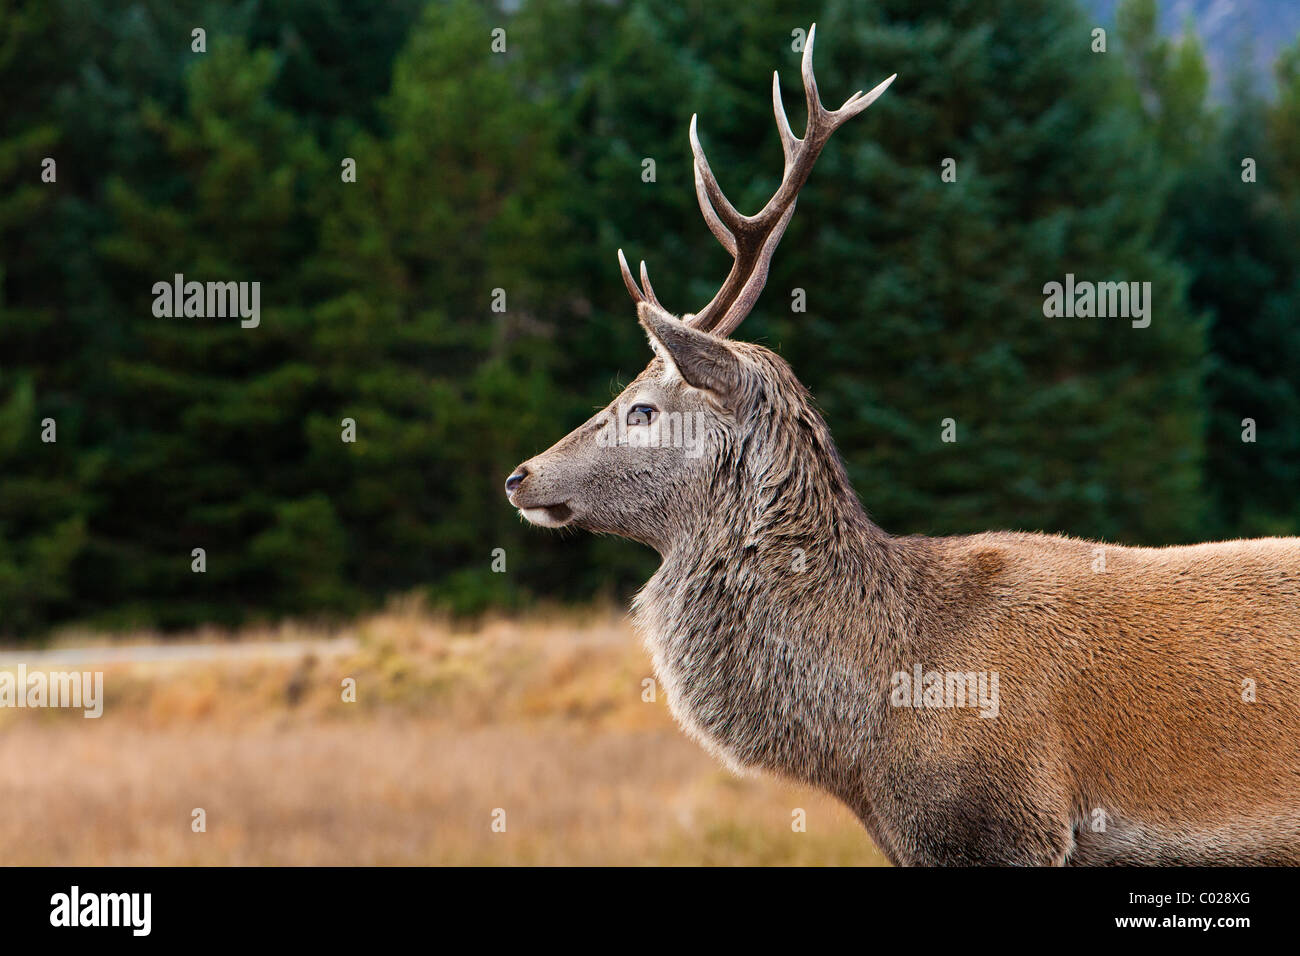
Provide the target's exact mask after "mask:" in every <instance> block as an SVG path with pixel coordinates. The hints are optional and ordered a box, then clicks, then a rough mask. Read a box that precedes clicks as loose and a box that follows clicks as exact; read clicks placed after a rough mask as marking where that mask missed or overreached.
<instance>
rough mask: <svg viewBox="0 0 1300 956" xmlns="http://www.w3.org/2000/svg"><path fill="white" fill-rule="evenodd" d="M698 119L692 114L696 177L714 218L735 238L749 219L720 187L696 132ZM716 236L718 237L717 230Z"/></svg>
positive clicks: (692, 139)
mask: <svg viewBox="0 0 1300 956" xmlns="http://www.w3.org/2000/svg"><path fill="white" fill-rule="evenodd" d="M696 119H697V114H694V113H692V114H691V129H690V136H691V153H692V154H693V155H694V156H695V176H696V178H697V179H699V180H702V181H703V184H704V192H705V194H706V196H705V198H707V199H708V200H709V205H710V206H712V208H713V214H714V216H715V217H716V218H718V219H720V220H722V225H724V226H725V227H726V228H727V230H728V231H729V232H730V233H731V235H732V236H733V237H734V235H735V233H736V232H737V230H739V229H743V228H744V226H745V224H746V222H747V221H748V218H749V217H747V216H742V215H741V214H740V213H739V212H737V211H736V207H735V206H733V205H732V204H731V202H730V200H728V199H727V197H726V196H725V195H724V194H723V192H722V187H721V186H719V185H718V180H717V177H715V176H714V175H713V169H712V167H710V166H709V161H708V159H707V158H706V157H705V155H704V147H703V146H701V145H700V137H699V134H698V133H697V132H696V131H695V123H696ZM704 218H705V219H706V220H707V219H709V218H710V217H709V215H708V213H705V215H704ZM710 228H712V223H710ZM714 235H717V231H716V230H715V231H714ZM718 238H719V240H721V239H722V237H721V236H719V237H718ZM722 244H723V245H724V246H725V245H726V244H727V243H726V242H725V241H724V242H723V243H722Z"/></svg>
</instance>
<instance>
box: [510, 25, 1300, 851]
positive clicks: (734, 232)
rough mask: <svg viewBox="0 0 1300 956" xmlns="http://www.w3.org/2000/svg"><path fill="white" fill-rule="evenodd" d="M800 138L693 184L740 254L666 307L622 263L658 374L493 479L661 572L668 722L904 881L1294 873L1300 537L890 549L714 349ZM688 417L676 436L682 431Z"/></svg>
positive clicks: (797, 405) (761, 270)
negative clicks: (1069, 870)
mask: <svg viewBox="0 0 1300 956" xmlns="http://www.w3.org/2000/svg"><path fill="white" fill-rule="evenodd" d="M813 38H814V31H813V30H810V31H809V33H808V42H807V46H806V47H805V49H804V52H803V84H804V92H805V94H806V96H807V101H808V126H807V131H806V133H805V134H804V136H803V138H802V139H800V138H798V137H796V136H795V135H794V134H793V133H792V132H791V130H790V125H789V122H788V121H787V119H786V116H785V110H784V108H783V106H782V103H781V93H780V89H779V85H778V83H777V81H776V78H775V77H774V78H773V84H772V92H773V103H774V109H775V112H776V123H777V129H778V130H779V132H780V135H781V144H782V147H783V148H784V152H785V173H784V175H783V177H782V179H781V185H780V188H778V189H777V191H776V194H775V195H774V196H773V197H772V198H771V199H770V200H769V201H768V203H767V205H766V206H764V207H763V209H762V210H761V211H760V212H759V213H758V214H757V215H754V216H745V215H742V214H741V213H739V212H737V211H736V209H735V207H734V206H732V204H731V203H730V202H728V201H727V198H726V197H725V196H724V195H723V193H722V190H721V188H720V187H719V186H718V181H717V179H715V178H714V175H713V172H712V170H711V169H710V168H709V163H708V161H707V160H706V159H705V156H704V151H703V150H702V149H701V147H700V142H699V138H698V137H697V135H696V132H695V119H694V118H692V119H691V130H690V139H691V148H692V151H693V153H694V156H695V186H696V193H697V196H698V198H699V204H700V209H701V211H702V212H703V214H704V219H705V221H706V222H707V223H708V225H709V228H710V229H711V230H712V232H713V234H714V235H715V236H717V237H718V240H719V241H720V242H721V243H722V245H723V246H724V247H726V249H727V251H728V252H730V253H731V254H732V256H733V257H734V260H735V261H734V264H733V265H732V268H731V272H730V274H729V275H728V276H727V278H726V281H725V282H723V284H722V288H721V289H720V290H719V291H718V293H717V295H715V296H714V297H713V300H712V301H711V302H709V304H708V305H706V306H705V307H704V308H703V309H702V310H700V311H699V312H697V313H695V314H694V315H691V314H686V315H684V316H683V317H682V318H680V319H678V318H675V317H674V316H672V315H670V314H669V313H668V312H667V311H666V310H665V309H664V308H663V306H661V305H660V303H659V301H658V299H657V298H656V296H655V293H654V290H653V289H652V288H651V286H650V281H649V277H648V275H647V274H646V270H645V265H644V263H642V266H641V282H640V285H639V286H638V284H637V283H636V281H635V280H634V279H633V277H632V275H631V274H630V272H629V271H628V267H627V262H626V260H625V259H624V258H623V254H622V252H621V251H620V253H619V262H620V265H621V267H622V270H623V278H624V281H625V282H626V283H627V288H628V291H629V292H630V293H631V295H632V298H633V299H634V300H635V302H636V308H637V317H638V319H639V320H640V323H641V325H642V326H644V328H645V331H646V333H647V335H648V337H649V340H650V346H651V348H652V349H653V351H654V359H653V360H652V361H651V362H650V364H649V365H648V366H647V367H646V369H645V371H643V372H642V373H641V374H640V375H639V376H637V378H636V380H635V381H634V382H633V383H632V384H631V385H630V386H629V387H628V388H627V389H626V390H625V391H623V393H622V394H620V395H619V396H618V398H616V399H615V400H614V401H613V403H612V404H610V405H609V406H608V407H607V408H605V409H604V410H603V411H601V412H599V413H598V414H596V415H595V416H594V417H592V418H591V419H590V420H589V421H587V422H586V423H585V424H583V425H581V426H580V427H579V428H578V429H577V430H576V431H574V432H573V433H571V434H570V435H568V436H567V437H565V438H564V439H562V440H561V441H560V442H559V443H558V444H556V445H554V446H553V447H552V448H550V449H549V450H547V451H545V452H543V453H542V454H540V455H538V456H537V457H535V458H532V459H529V460H528V461H526V462H524V463H523V464H522V465H521V466H520V467H519V468H518V469H517V470H516V471H515V473H514V474H512V475H511V476H510V477H509V479H508V480H507V481H506V492H507V495H508V496H509V499H510V501H511V503H512V504H513V505H514V506H515V507H516V508H518V509H519V511H520V512H521V513H522V514H523V516H524V517H525V518H527V519H528V520H529V521H530V522H532V523H534V524H538V525H542V526H545V527H550V528H558V527H562V526H568V525H573V526H576V527H580V528H585V529H587V530H590V531H595V532H607V533H610V534H617V535H622V536H624V537H627V538H632V539H634V540H636V541H640V542H643V543H645V544H647V545H649V546H651V547H653V548H654V549H655V550H657V551H658V552H659V554H660V556H661V559H662V563H661V566H660V568H659V570H658V571H657V572H656V573H655V575H654V576H653V577H652V578H651V579H650V581H649V582H648V583H647V584H646V586H645V587H644V588H643V589H642V590H641V592H640V594H639V595H638V596H637V598H636V600H635V608H634V613H635V620H636V622H637V625H638V628H639V630H640V631H641V633H642V634H643V636H644V638H645V641H646V644H647V646H648V648H649V649H650V651H651V654H652V656H653V660H654V668H655V671H656V673H657V674H658V676H659V679H660V681H661V682H662V685H663V687H664V689H665V691H666V694H667V696H668V700H669V704H670V706H671V708H672V711H673V714H674V716H675V717H676V719H677V720H678V722H679V723H680V724H681V726H682V727H683V728H684V729H685V730H686V731H687V732H688V733H690V734H691V735H693V736H695V737H697V738H698V739H699V740H700V741H701V742H702V743H703V744H704V745H705V746H706V747H707V748H708V749H709V750H711V751H712V752H714V753H715V754H717V755H718V756H719V757H720V758H721V759H723V760H724V761H725V762H726V763H727V764H729V765H730V766H732V767H733V768H737V769H740V768H762V769H765V770H768V771H771V772H774V773H777V774H782V775H786V776H789V777H793V778H796V779H798V780H801V781H805V782H807V783H809V784H812V785H814V786H817V787H820V788H822V789H824V790H826V791H828V792H830V793H831V794H833V795H835V796H836V797H838V798H839V799H840V800H842V801H843V802H844V803H845V804H846V805H848V806H849V807H850V808H851V809H852V810H853V811H854V812H855V813H856V814H857V816H858V817H859V818H860V819H861V821H862V823H863V825H864V826H865V828H866V830H867V832H868V833H869V834H870V836H871V838H872V840H874V841H875V843H876V845H877V846H879V847H880V849H881V850H882V851H883V852H884V853H885V854H886V855H887V856H888V857H889V858H890V859H891V860H892V861H894V862H895V863H898V864H1065V863H1069V864H1098V863H1133V864H1171V863H1177V864H1193V863H1197V864H1228V863H1274V864H1280V863H1288V864H1292V865H1294V864H1300V540H1297V539H1279V538H1271V539H1263V540H1255V541H1228V542H1222V543H1216V544H1200V545H1195V546H1189V547H1168V548H1128V547H1118V546H1110V545H1105V546H1102V545H1099V544H1096V543H1093V542H1088V541H1079V540H1073V539H1070V538H1063V537H1055V536H1050V535H1044V534H1020V533H1007V532H990V533H986V534H978V535H973V536H969V537H948V538H925V537H893V536H891V535H889V534H887V533H886V532H884V531H883V530H881V529H880V528H879V527H877V526H876V525H875V524H873V523H872V522H871V520H870V519H869V518H868V517H867V514H866V512H865V511H864V510H863V508H862V506H861V504H860V503H859V501H858V498H857V496H856V495H855V493H854V491H853V488H852V487H851V486H850V484H849V480H848V477H847V475H846V473H845V470H844V467H843V465H842V463H841V461H840V458H839V455H838V453H837V452H836V450H835V445H834V443H833V442H832V441H831V436H830V433H829V431H828V430H827V427H826V424H825V423H824V422H823V420H822V418H821V416H820V415H819V414H818V412H817V411H816V409H815V408H814V406H813V404H812V402H811V400H810V398H809V395H808V393H807V392H806V390H805V389H804V388H803V386H802V385H800V383H799V381H798V380H797V379H796V378H795V377H794V375H793V374H792V372H791V371H790V368H789V367H788V366H787V365H786V363H785V362H784V361H782V360H781V359H780V358H778V357H777V356H776V355H775V354H774V353H773V352H771V351H769V350H768V349H765V348H761V347H759V346H757V345H750V344H747V343H743V342H736V341H732V340H729V339H728V338H727V336H728V335H729V334H730V333H731V332H732V331H734V330H735V328H736V327H737V326H738V325H739V324H740V323H741V320H743V319H744V318H745V316H746V314H747V313H748V312H749V311H750V309H751V307H752V306H753V305H754V302H755V300H756V299H757V298H758V295H759V292H760V291H761V290H762V288H763V284H764V280H765V278H766V276H767V270H768V263H769V261H770V260H771V257H772V251H773V249H774V248H775V247H776V244H777V242H778V240H779V239H780V238H781V233H782V232H783V231H784V230H785V227H786V224H787V223H789V221H790V216H791V214H792V213H793V212H794V207H795V199H796V197H797V195H798V193H799V189H800V188H801V187H802V186H803V185H804V182H805V181H806V180H807V179H808V174H809V171H810V170H811V169H812V166H813V162H814V161H815V160H816V158H817V155H818V153H820V152H821V150H822V147H823V146H824V145H825V144H826V141H827V139H828V138H829V137H830V135H831V133H833V132H834V131H835V130H836V129H837V128H838V127H840V126H841V125H842V124H843V123H845V122H846V121H847V120H849V119H850V118H852V117H854V116H856V115H857V114H859V113H861V112H862V111H863V110H865V109H866V108H867V107H868V106H870V105H871V103H872V101H874V100H875V99H876V98H877V97H878V96H880V94H881V93H883V92H884V91H885V88H886V87H888V86H889V84H890V82H891V81H892V80H893V77H890V78H889V79H887V80H885V81H884V82H883V83H881V84H880V85H879V86H877V87H876V88H875V89H874V90H872V91H871V92H870V93H868V94H866V95H865V96H864V95H862V94H861V93H859V94H855V95H854V96H852V97H850V99H849V100H848V101H847V102H846V103H845V104H844V105H843V106H842V107H841V108H840V109H838V110H834V111H830V110H827V109H825V108H824V107H823V106H822V103H821V100H820V98H819V96H818V93H817V84H816V82H815V80H814V78H813V68H812V53H813ZM692 426H693V427H692Z"/></svg>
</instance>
